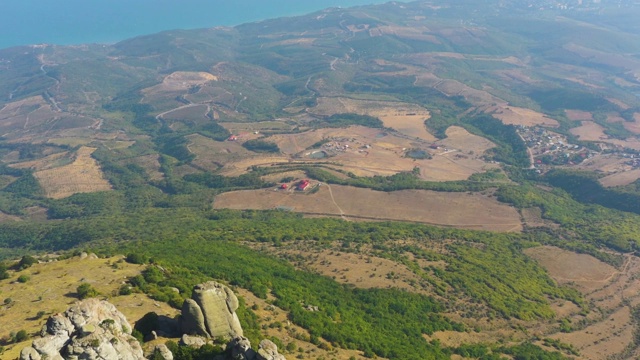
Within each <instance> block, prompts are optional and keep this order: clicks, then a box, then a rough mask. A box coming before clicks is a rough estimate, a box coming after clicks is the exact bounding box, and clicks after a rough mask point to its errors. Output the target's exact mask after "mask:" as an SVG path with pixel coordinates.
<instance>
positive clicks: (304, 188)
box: [296, 180, 310, 191]
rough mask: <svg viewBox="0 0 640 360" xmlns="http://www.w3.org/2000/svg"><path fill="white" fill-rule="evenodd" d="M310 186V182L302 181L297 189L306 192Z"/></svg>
mask: <svg viewBox="0 0 640 360" xmlns="http://www.w3.org/2000/svg"><path fill="white" fill-rule="evenodd" d="M309 185H310V183H309V180H300V182H299V183H298V185H297V186H296V189H298V190H299V191H305V190H306V189H307V188H308V187H309Z"/></svg>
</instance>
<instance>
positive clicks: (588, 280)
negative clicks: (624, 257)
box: [525, 246, 617, 292]
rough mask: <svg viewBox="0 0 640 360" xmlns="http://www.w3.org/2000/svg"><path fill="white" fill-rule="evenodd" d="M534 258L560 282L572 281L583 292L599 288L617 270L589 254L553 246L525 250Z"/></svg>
mask: <svg viewBox="0 0 640 360" xmlns="http://www.w3.org/2000/svg"><path fill="white" fill-rule="evenodd" d="M525 253H526V254H527V255H529V256H531V257H532V258H534V259H536V260H537V261H538V262H539V263H540V265H542V266H543V267H544V268H545V269H547V271H548V272H549V275H551V277H552V278H553V279H555V280H556V281H558V282H559V283H561V284H567V283H574V284H576V285H577V286H578V287H579V288H580V289H582V290H583V291H585V292H591V291H593V290H595V289H598V288H600V287H601V286H602V285H603V284H604V283H606V282H607V281H609V280H610V279H611V278H612V277H613V276H614V275H615V274H617V270H616V269H615V268H614V267H613V266H611V265H608V264H605V263H603V262H602V261H600V260H598V259H596V258H594V257H593V256H591V255H586V254H576V253H574V252H571V251H567V250H562V249H560V248H556V247H553V246H539V247H534V248H530V249H527V250H525Z"/></svg>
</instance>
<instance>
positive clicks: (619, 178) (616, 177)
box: [599, 169, 640, 187]
mask: <svg viewBox="0 0 640 360" xmlns="http://www.w3.org/2000/svg"><path fill="white" fill-rule="evenodd" d="M638 179H640V169H635V170H629V171H623V172H620V173H616V174H612V175H608V176H605V177H603V178H601V179H600V180H599V181H600V183H601V184H602V185H604V186H606V187H613V186H624V185H629V184H631V183H632V182H634V181H636V180H638Z"/></svg>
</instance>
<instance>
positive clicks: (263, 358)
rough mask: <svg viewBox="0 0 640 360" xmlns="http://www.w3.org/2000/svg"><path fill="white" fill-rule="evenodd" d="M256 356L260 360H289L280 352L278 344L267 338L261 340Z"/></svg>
mask: <svg viewBox="0 0 640 360" xmlns="http://www.w3.org/2000/svg"><path fill="white" fill-rule="evenodd" d="M256 358H257V359H258V360H287V359H286V358H285V357H284V355H281V354H279V353H278V346H276V344H274V343H273V342H272V341H271V340H267V339H264V340H262V341H260V345H259V348H258V356H257V357H256Z"/></svg>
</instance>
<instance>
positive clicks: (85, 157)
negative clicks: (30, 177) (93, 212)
mask: <svg viewBox="0 0 640 360" xmlns="http://www.w3.org/2000/svg"><path fill="white" fill-rule="evenodd" d="M95 150H96V149H95V148H89V147H81V148H80V149H78V150H77V152H76V153H75V154H74V156H75V159H74V160H73V162H71V163H70V164H68V165H64V166H60V167H56V168H51V169H46V170H41V171H36V172H35V173H34V176H35V177H36V179H38V182H39V183H40V185H41V186H42V188H43V189H44V192H45V195H46V196H47V197H50V198H53V199H61V198H64V197H67V196H71V195H73V194H77V193H88V192H96V191H107V190H111V184H109V181H107V179H105V177H104V175H103V174H102V170H101V169H100V166H99V165H98V162H97V161H96V160H95V159H94V158H92V157H91V154H92V153H93V152H94V151H95Z"/></svg>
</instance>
